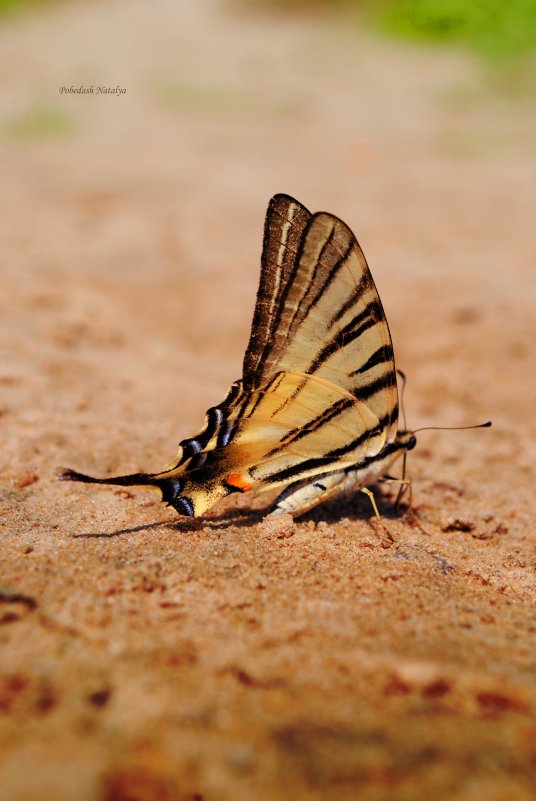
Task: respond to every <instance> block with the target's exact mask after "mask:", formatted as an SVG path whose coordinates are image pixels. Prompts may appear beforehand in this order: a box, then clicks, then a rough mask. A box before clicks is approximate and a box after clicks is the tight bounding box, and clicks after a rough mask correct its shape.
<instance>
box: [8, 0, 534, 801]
mask: <svg viewBox="0 0 536 801" xmlns="http://www.w3.org/2000/svg"><path fill="white" fill-rule="evenodd" d="M0 75H1V76H2V79H1V81H2V90H1V94H0V113H1V115H2V122H1V125H0V134H1V135H0V172H1V174H2V176H3V177H2V181H1V182H0V203H1V218H2V222H3V225H2V227H1V234H0V236H1V241H0V248H1V267H0V269H1V275H2V293H1V297H0V303H1V306H2V313H1V315H0V347H1V350H2V359H1V362H0V386H1V396H0V426H1V430H2V449H1V454H0V465H1V473H0V481H1V485H0V493H1V495H0V498H1V509H2V517H1V525H2V529H1V533H2V544H1V549H2V556H1V560H2V561H1V566H0V623H1V624H2V625H1V626H0V799H2V801H30V800H31V801H34V800H35V799H36V798H39V801H100V799H104V801H156V800H157V799H166V800H167V799H169V801H175V800H176V799H177V800H178V801H186V799H188V800H189V801H192V800H193V799H197V800H198V801H199V799H202V800H203V801H231V799H232V801H251V800H252V799H255V801H268V800H269V801H272V800H274V801H275V799H277V800H278V801H279V799H289V801H290V800H292V801H302V800H303V801H316V800H317V799H330V800H331V799H335V801H346V800H347V799H348V801H350V799H351V800H352V801H354V800H355V799H359V801H361V800H362V799H364V800H365V801H367V799H374V800H375V801H376V799H377V800H378V801H380V800H381V801H384V800H385V799H389V800H390V801H391V800H392V799H395V801H413V800H414V799H415V800H417V801H420V800H421V799H423V801H424V799H431V798H433V799H435V800H436V801H439V800H441V799H448V800H449V801H462V800H463V801H481V800H482V799H486V801H503V799H504V801H506V800H508V801H529V799H532V798H534V794H535V792H536V783H535V780H534V764H535V760H536V746H535V743H536V721H535V717H534V711H535V708H536V686H535V681H534V673H535V649H534V641H535V629H536V625H535V619H534V618H535V616H534V608H535V607H534V600H535V597H534V596H535V579H534V516H533V493H534V490H533V487H534V483H535V479H536V476H535V470H534V462H533V456H534V445H535V440H536V424H535V416H534V408H535V403H536V381H535V378H534V350H535V346H534V343H535V334H536V331H535V325H534V308H535V303H536V283H535V269H536V264H535V259H536V257H535V253H536V236H535V228H534V219H535V212H536V208H535V206H536V204H535V193H534V186H535V185H536V158H535V156H536V145H535V142H536V136H535V134H536V114H535V112H534V108H531V107H530V105H529V104H528V103H527V104H524V103H523V102H522V101H517V102H510V101H508V100H507V99H504V98H503V99H499V98H497V97H495V96H493V95H492V94H491V93H490V92H488V90H486V89H485V88H483V85H482V84H481V82H480V78H479V68H478V65H475V64H473V63H472V62H471V61H469V60H465V59H464V58H462V57H461V56H457V55H455V54H452V53H450V52H448V51H445V52H443V51H435V50H427V49H424V50H414V49H412V48H411V47H405V46H403V45H396V44H393V43H385V42H378V41H375V40H372V39H369V38H367V37H366V36H364V35H363V34H362V33H361V32H360V31H356V30H355V29H354V28H352V27H350V25H349V24H335V22H333V24H327V23H326V22H325V21H324V22H322V21H319V20H317V21H315V20H311V19H309V18H307V17H302V16H295V17H293V18H290V19H285V18H280V17H278V16H266V17H259V16H255V15H250V16H248V15H247V14H244V13H243V12H238V11H236V10H235V11H233V10H232V7H229V6H224V5H222V4H220V3H217V2H216V1H215V0H203V1H202V2H198V3H186V2H183V3H176V2H171V0H160V2H158V3H153V4H146V3H141V2H132V0H130V2H126V0H124V1H123V2H113V3H98V4H97V3H91V4H90V3H87V4H86V3H76V4H72V5H71V6H67V7H62V6H59V7H57V8H55V9H51V10H49V11H47V12H43V13H40V14H38V13H34V14H31V15H28V16H25V17H22V18H20V19H18V20H14V21H11V22H4V23H2V27H1V28H0ZM8 76H9V77H8ZM71 85H74V86H80V85H85V86H91V85H94V86H95V87H96V86H107V87H109V88H113V87H116V86H119V87H121V88H125V89H126V93H125V94H119V95H118V94H95V93H94V94H86V95H72V94H61V93H60V92H59V89H60V87H61V86H71ZM278 191H284V192H288V193H290V194H292V195H295V196H296V197H298V198H299V199H300V200H302V202H304V203H305V204H306V205H307V206H308V207H309V208H311V209H313V210H317V209H321V208H323V209H327V210H329V211H332V212H334V213H336V214H338V215H339V216H341V217H342V218H343V219H345V220H346V221H347V222H348V223H349V224H350V225H351V226H352V228H353V229H354V230H355V231H356V233H357V235H358V237H359V238H360V241H361V244H362V245H363V248H364V250H365V253H366V254H367V257H368V260H369V263H370V265H371V268H372V271H373V274H374V277H375V279H376V283H377V285H378V288H379V290H380V294H381V296H382V299H383V301H384V305H385V308H386V311H387V315H388V318H389V321H390V325H391V330H392V334H393V339H394V343H395V350H396V353H397V359H398V364H399V366H400V367H402V368H403V369H404V370H405V371H406V372H407V373H408V375H409V385H408V390H407V394H406V408H407V414H408V417H409V421H410V424H411V425H412V426H414V427H417V426H421V425H427V424H434V423H435V424H444V425H456V424H460V425H461V424H465V423H473V422H474V423H476V422H480V421H482V420H485V419H488V418H492V419H493V421H494V426H495V427H494V428H493V429H491V430H490V431H478V432H467V433H452V434H449V433H446V432H444V433H440V432H429V433H427V434H424V433H423V434H422V435H421V436H420V437H419V447H418V448H417V449H416V450H415V451H414V452H413V453H412V459H411V463H410V469H411V475H412V478H413V480H414V499H415V505H416V509H417V513H418V519H419V521H420V524H421V526H422V527H423V528H424V529H425V533H423V532H422V531H421V530H419V528H417V527H415V526H414V525H412V524H411V521H410V520H407V519H404V518H390V516H389V515H390V512H389V505H388V504H387V502H386V503H385V504H384V505H383V510H384V513H385V515H386V517H387V518H388V520H389V525H390V526H391V528H392V530H393V531H394V532H395V534H396V537H397V540H398V545H397V547H394V548H391V549H384V548H382V547H381V544H380V541H379V539H378V537H377V535H376V532H375V529H374V523H373V522H372V521H371V520H370V510H369V508H368V506H367V504H366V502H365V500H364V499H363V500H361V499H359V498H357V499H349V500H346V501H343V502H341V503H338V504H331V505H328V506H326V507H324V508H321V509H320V510H318V511H317V512H315V514H311V515H309V516H307V517H306V518H305V519H304V520H302V521H300V522H298V523H296V524H295V525H294V526H293V527H289V528H288V529H284V528H283V529H281V530H277V529H276V530H275V531H274V530H272V529H271V528H270V526H269V525H267V524H266V523H264V524H263V523H262V517H263V513H262V508H263V507H264V505H265V503H266V502H267V499H263V498H259V499H258V500H257V501H255V502H253V503H252V504H249V503H245V501H247V500H249V499H248V498H244V499H243V500H242V502H241V504H240V507H241V508H240V510H239V509H238V505H239V504H238V503H232V504H228V505H227V506H225V505H223V506H222V507H219V508H218V509H216V510H215V511H214V515H213V516H212V517H211V518H210V519H205V520H201V521H197V522H194V523H192V522H190V521H182V520H180V521H179V522H177V518H176V517H174V516H173V515H172V514H170V513H169V512H168V511H167V510H166V509H165V508H164V507H163V506H161V504H160V502H159V501H158V499H157V496H156V494H154V493H152V492H151V491H143V490H135V491H132V492H125V491H119V490H115V491H114V490H113V489H112V488H108V489H100V488H90V487H83V486H74V485H73V486H69V485H65V484H60V483H59V482H57V481H56V480H55V478H54V473H55V470H56V468H57V467H58V466H60V465H65V464H67V465H71V466H74V467H77V468H79V469H82V470H87V471H89V472H98V473H102V474H104V473H106V472H107V471H124V472H127V471H134V470H137V469H141V468H144V469H155V468H158V467H160V466H161V465H162V464H164V463H166V462H168V461H170V459H172V458H173V456H174V454H175V449H176V443H177V442H178V441H179V440H180V439H181V438H183V437H185V436H187V435H191V434H194V433H195V432H196V431H198V430H199V428H200V426H201V424H202V421H203V417H204V412H205V409H206V408H207V407H208V406H209V405H212V404H214V403H217V402H219V401H220V400H221V399H222V398H223V395H224V393H225V391H226V390H227V387H228V386H229V384H230V382H231V381H232V380H234V379H235V378H237V377H238V375H239V373H240V366H241V358H242V352H243V348H244V344H245V342H246V339H247V335H248V327H249V322H250V317H251V313H252V308H253V300H254V296H255V290H256V284H257V280H258V263H259V253H260V245H261V234H262V221H263V216H264V210H265V207H266V203H267V201H268V199H269V197H270V196H271V195H272V194H274V193H275V192H278ZM252 507H253V508H252ZM250 510H252V511H250Z"/></svg>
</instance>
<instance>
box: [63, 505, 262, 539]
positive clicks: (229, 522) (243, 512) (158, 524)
mask: <svg viewBox="0 0 536 801" xmlns="http://www.w3.org/2000/svg"><path fill="white" fill-rule="evenodd" d="M269 511H270V509H269V507H267V508H265V509H247V508H244V509H240V508H235V509H229V510H227V511H224V512H222V514H219V515H214V516H213V517H199V518H191V517H186V518H183V519H179V520H173V519H170V520H159V521H155V522H153V523H142V524H141V525H139V526H129V527H128V528H119V529H116V530H115V531H94V532H81V533H79V534H73V535H72V538H73V539H74V540H81V539H84V540H91V539H113V538H114V537H121V536H123V535H128V534H138V533H140V532H144V531H150V530H155V529H159V528H171V529H174V530H175V531H178V532H180V533H183V534H188V533H190V532H192V533H193V532H195V531H200V530H201V529H203V528H205V527H208V528H214V529H216V530H218V529H225V528H230V527H231V526H239V527H241V526H254V525H256V524H257V523H260V522H261V520H262V519H263V517H265V516H266V514H267V513H268V512H269Z"/></svg>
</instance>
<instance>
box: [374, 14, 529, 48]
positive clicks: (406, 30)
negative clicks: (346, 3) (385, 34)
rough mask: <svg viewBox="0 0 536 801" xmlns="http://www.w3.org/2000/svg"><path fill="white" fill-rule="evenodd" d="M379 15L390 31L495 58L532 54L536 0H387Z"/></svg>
mask: <svg viewBox="0 0 536 801" xmlns="http://www.w3.org/2000/svg"><path fill="white" fill-rule="evenodd" d="M379 19H380V24H381V25H382V26H383V27H384V28H385V30H387V31H389V32H391V33H394V34H397V35H399V36H406V37H411V38H414V39H421V40H427V41H435V42H456V43H460V44H465V45H468V46H470V47H471V48H472V49H473V50H476V51H477V52H479V53H481V54H483V55H484V56H486V57H487V58H489V59H490V60H491V61H493V62H495V63H499V62H507V61H510V60H512V59H516V58H518V57H520V56H526V55H528V54H530V53H536V0H391V2H385V3H384V8H383V10H382V12H381V14H380V17H379Z"/></svg>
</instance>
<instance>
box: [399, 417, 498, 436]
mask: <svg viewBox="0 0 536 801" xmlns="http://www.w3.org/2000/svg"><path fill="white" fill-rule="evenodd" d="M491 425H492V422H491V420H487V421H486V422H485V423H477V425H476V426H425V427H424V428H417V429H415V431H414V432H413V433H414V434H418V433H419V431H469V430H470V429H471V428H490V427H491Z"/></svg>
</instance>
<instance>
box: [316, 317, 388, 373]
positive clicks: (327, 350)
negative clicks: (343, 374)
mask: <svg viewBox="0 0 536 801" xmlns="http://www.w3.org/2000/svg"><path fill="white" fill-rule="evenodd" d="M358 316H359V317H361V315H358ZM376 323H377V320H375V319H374V317H366V318H365V319H364V320H363V321H362V322H361V324H360V325H359V326H358V327H357V328H356V329H355V330H349V331H345V330H344V329H343V330H342V331H338V332H337V334H336V336H335V337H334V338H333V339H332V340H330V341H329V342H328V343H327V344H326V345H324V347H323V348H322V349H321V350H320V351H319V352H318V353H317V355H316V356H315V358H314V359H313V361H312V362H311V364H310V365H309V368H308V370H307V372H308V373H314V372H316V371H317V370H318V368H319V367H321V366H322V365H323V364H324V362H326V361H327V360H328V359H329V358H330V356H333V354H334V353H336V351H338V350H340V349H341V348H342V347H344V346H345V345H349V344H350V342H353V341H354V339H357V338H358V337H360V336H361V334H364V333H365V331H368V329H369V328H372V326H373V325H376ZM352 324H353V321H352ZM350 325H351V324H350Z"/></svg>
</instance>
